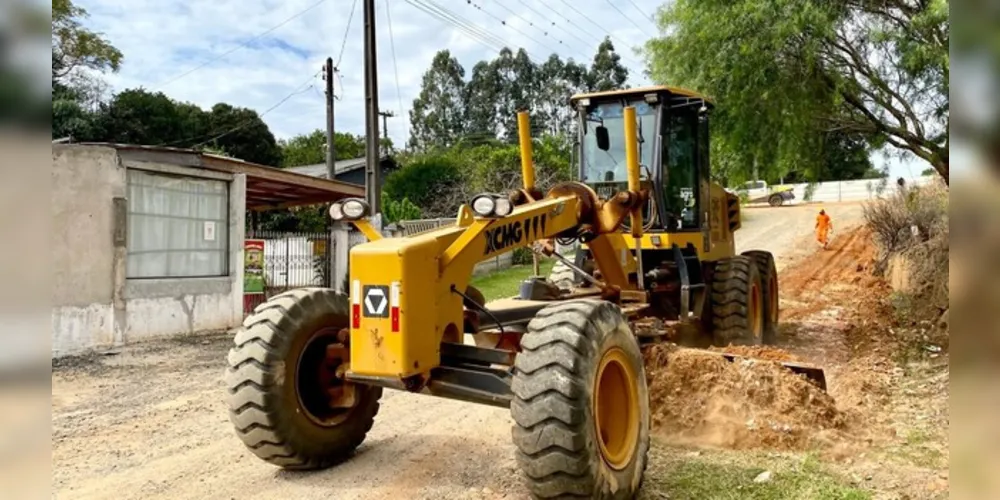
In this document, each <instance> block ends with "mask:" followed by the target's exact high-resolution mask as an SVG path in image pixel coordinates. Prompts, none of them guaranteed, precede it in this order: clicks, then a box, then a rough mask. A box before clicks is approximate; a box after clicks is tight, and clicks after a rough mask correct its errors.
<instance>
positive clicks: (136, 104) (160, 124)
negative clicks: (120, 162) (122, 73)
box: [89, 88, 204, 146]
mask: <svg viewBox="0 0 1000 500" xmlns="http://www.w3.org/2000/svg"><path fill="white" fill-rule="evenodd" d="M102 108H103V109H102V110H101V112H100V115H99V117H98V120H99V122H100V124H101V125H100V129H99V130H98V131H97V133H98V134H99V137H93V138H89V139H90V140H99V141H107V142H117V143H123V144H146V145H161V144H164V145H172V146H189V145H190V144H183V143H181V144H176V142H183V141H184V140H185V139H188V138H192V139H193V138H197V135H196V134H197V133H198V132H202V131H203V130H204V129H201V128H196V129H195V130H188V129H186V128H185V127H184V123H183V122H182V115H181V113H179V112H178V109H177V106H176V104H175V103H174V101H173V100H171V99H170V98H169V97H167V96H166V95H165V94H163V93H162V92H156V93H152V92H148V91H146V90H144V89H141V88H140V89H129V90H125V91H123V92H121V93H119V94H118V95H116V96H115V97H114V99H112V100H111V102H109V103H107V104H106V105H104V106H103V107H102ZM185 111H187V110H185ZM202 113H204V112H202Z"/></svg>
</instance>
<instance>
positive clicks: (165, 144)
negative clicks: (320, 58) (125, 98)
mask: <svg viewBox="0 0 1000 500" xmlns="http://www.w3.org/2000/svg"><path fill="white" fill-rule="evenodd" d="M320 71H322V70H320ZM320 71H317V72H316V73H313V75H312V76H310V77H309V79H308V80H306V81H305V82H303V83H302V84H301V85H299V86H298V87H296V88H295V90H293V91H292V92H291V93H290V94H288V95H286V96H285V97H283V98H282V99H281V100H280V101H278V102H277V103H275V104H274V105H273V106H271V107H270V108H267V110H265V111H264V112H263V113H261V114H259V115H257V116H258V118H263V117H264V115H266V114H268V113H270V112H271V111H273V110H274V109H275V108H277V107H278V106H281V105H282V104H284V103H285V102H286V101H288V100H289V99H291V98H292V97H294V96H296V95H298V94H301V93H303V92H306V91H308V90H309V89H310V88H313V87H315V85H309V86H308V87H305V88H303V86H305V85H306V84H308V83H309V82H310V81H312V80H314V79H315V78H316V75H318V74H319V73H320ZM251 123H253V121H252V120H247V121H246V122H244V123H242V124H240V125H238V126H236V127H233V128H232V129H229V130H227V131H225V132H223V133H221V134H218V135H215V136H212V134H207V135H201V136H195V137H188V138H186V139H181V140H179V141H173V142H164V143H161V144H157V145H156V146H155V147H162V146H177V145H180V144H186V143H189V142H192V141H196V140H201V139H204V138H206V137H210V139H208V140H206V141H203V142H199V143H197V144H195V145H194V146H190V149H194V148H197V147H198V146H203V145H205V144H208V143H210V142H212V141H214V140H217V139H221V138H222V137H225V136H227V135H229V134H231V133H233V132H236V131H238V130H242V129H243V128H246V126H247V125H250V124H251Z"/></svg>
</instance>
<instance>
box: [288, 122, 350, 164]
mask: <svg viewBox="0 0 1000 500" xmlns="http://www.w3.org/2000/svg"><path fill="white" fill-rule="evenodd" d="M278 146H279V147H280V148H281V166H282V167H297V166H300V165H315V164H317V163H325V162H326V132H325V131H323V130H320V129H316V130H314V131H312V132H310V133H308V134H302V135H297V136H295V137H292V138H291V139H282V140H280V141H278ZM333 154H334V161H337V160H349V159H352V158H361V157H362V156H364V155H365V138H364V137H362V136H359V135H354V134H350V133H347V132H334V134H333Z"/></svg>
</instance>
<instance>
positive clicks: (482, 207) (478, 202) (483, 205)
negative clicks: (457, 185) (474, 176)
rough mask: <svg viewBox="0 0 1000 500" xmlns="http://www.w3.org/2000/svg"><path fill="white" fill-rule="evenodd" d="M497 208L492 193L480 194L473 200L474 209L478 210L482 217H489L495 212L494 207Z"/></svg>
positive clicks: (474, 210)
mask: <svg viewBox="0 0 1000 500" xmlns="http://www.w3.org/2000/svg"><path fill="white" fill-rule="evenodd" d="M494 208H496V201H494V200H493V197H492V196H490V195H486V194H483V195H479V196H477V197H476V198H474V199H473V200H472V211H473V212H476V213H477V214H479V215H480V216H482V217H489V216H490V215H492V214H493V209H494Z"/></svg>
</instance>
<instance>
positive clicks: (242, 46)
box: [153, 0, 326, 88]
mask: <svg viewBox="0 0 1000 500" xmlns="http://www.w3.org/2000/svg"><path fill="white" fill-rule="evenodd" d="M325 2H326V0H319V1H318V2H316V3H314V4H312V5H310V6H308V7H306V8H305V9H302V10H300V11H299V12H297V13H295V15H293V16H292V17H289V18H288V19H285V20H284V21H282V22H280V23H278V24H277V25H275V26H273V27H271V28H270V29H268V30H266V31H264V32H263V33H260V34H258V35H257V36H254V37H253V38H251V39H249V40H247V41H245V42H243V43H241V44H239V45H237V46H236V47H234V48H232V49H230V50H229V51H226V52H223V53H222V54H219V55H218V56H216V57H214V58H212V59H209V60H208V61H205V62H203V63H201V64H199V65H197V66H195V67H193V68H191V69H189V70H187V71H185V72H183V73H181V74H179V75H177V76H175V77H173V78H170V79H168V80H166V81H164V82H161V83H158V84H156V85H154V86H153V87H154V88H162V87H163V86H165V85H168V84H171V83H173V82H175V81H177V80H180V79H181V78H183V77H185V76H187V75H190V74H191V73H194V72H195V71H197V70H199V69H201V68H204V67H205V66H208V65H209V64H212V63H214V62H216V61H218V60H221V59H223V58H224V57H226V56H228V55H229V54H232V53H233V52H236V51H238V50H240V49H242V48H244V47H246V46H248V45H250V44H251V43H253V42H255V41H257V40H260V39H261V38H263V37H264V36H265V35H267V34H269V33H271V32H273V31H274V30H276V29H278V28H280V27H282V26H284V25H286V24H288V23H290V22H292V21H293V20H295V19H297V18H298V17H299V16H301V15H302V14H305V13H306V12H309V11H310V10H313V9H315V8H316V7H319V6H320V5H321V4H323V3H325Z"/></svg>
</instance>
